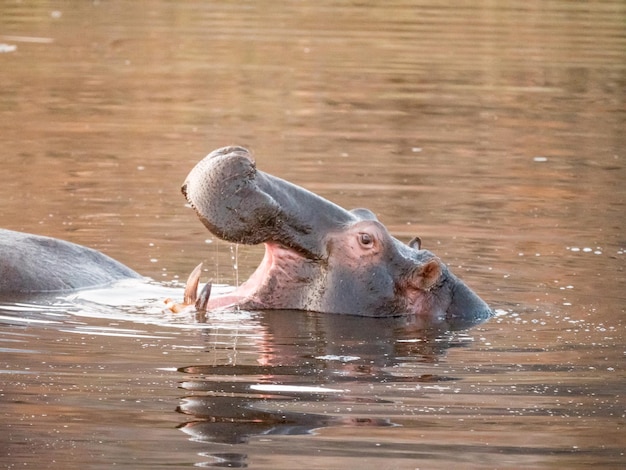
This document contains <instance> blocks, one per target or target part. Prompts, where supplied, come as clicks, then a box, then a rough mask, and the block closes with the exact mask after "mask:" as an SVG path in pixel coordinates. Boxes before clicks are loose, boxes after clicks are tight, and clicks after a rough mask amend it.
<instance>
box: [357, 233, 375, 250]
mask: <svg viewBox="0 0 626 470" xmlns="http://www.w3.org/2000/svg"><path fill="white" fill-rule="evenodd" d="M359 243H360V244H361V245H362V246H364V247H366V248H371V247H372V246H374V237H373V236H372V235H370V234H369V233H365V232H361V233H359Z"/></svg>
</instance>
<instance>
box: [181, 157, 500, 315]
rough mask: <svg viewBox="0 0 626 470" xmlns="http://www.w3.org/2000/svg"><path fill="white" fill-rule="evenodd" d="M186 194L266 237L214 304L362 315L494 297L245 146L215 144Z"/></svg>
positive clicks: (438, 310)
mask: <svg viewBox="0 0 626 470" xmlns="http://www.w3.org/2000/svg"><path fill="white" fill-rule="evenodd" d="M182 189H183V194H184V195H185V197H186V198H187V200H188V201H189V203H190V204H191V206H192V207H193V208H194V210H195V211H196V212H197V214H198V216H199V217H200V220H201V221H202V222H203V224H204V225H205V226H206V227H207V228H208V229H209V231H211V232H212V233H213V234H214V235H216V236H218V237H220V238H222V239H224V240H227V241H231V242H235V243H244V244H258V243H264V244H265V247H266V251H265V257H264V258H263V261H262V262H261V264H260V265H259V267H258V268H257V269H256V271H255V272H254V273H253V274H252V276H251V277H250V278H249V279H248V280H247V281H246V282H245V283H244V284H242V285H241V286H240V287H239V288H238V289H237V290H236V291H235V292H234V293H233V294H230V295H229V296H228V297H227V298H220V297H218V298H215V299H211V300H210V301H209V304H208V308H213V307H218V306H224V305H226V304H236V305H239V306H241V307H244V308H248V309H297V310H311V311H318V312H326V313H342V314H354V315H362V316H390V315H406V314H415V315H418V316H422V317H429V318H433V319H446V318H448V317H450V316H453V317H456V316H459V315H461V316H466V317H468V318H469V317H474V316H476V315H479V316H480V317H481V318H485V317H487V316H489V315H490V314H491V311H490V310H489V307H488V306H487V305H486V304H485V303H484V302H483V301H482V300H481V299H480V298H479V297H478V296H477V295H476V294H474V292H472V291H471V290H470V289H469V288H468V287H467V286H466V285H465V284H464V283H463V282H462V281H460V280H459V279H458V278H456V277H455V276H454V275H453V274H452V273H451V272H450V271H449V270H448V268H447V267H446V266H445V265H444V264H443V263H442V262H441V261H440V260H439V258H437V257H436V256H435V255H433V254H432V253H430V252H429V251H426V250H422V249H421V247H420V246H419V243H418V244H417V245H418V246H416V244H413V243H412V244H411V246H408V245H405V244H403V243H402V242H400V241H399V240H397V239H395V238H394V237H392V236H391V235H390V234H389V232H388V231H387V229H386V228H385V227H384V226H383V225H382V224H381V223H380V222H379V221H378V220H377V219H376V217H375V215H374V214H373V213H372V212H370V211H368V210H366V209H358V210H354V211H346V210H345V209H343V208H341V207H339V206H337V205H335V204H333V203H331V202H329V201H327V200H325V199H323V198H321V197H319V196H317V195H315V194H313V193H311V192H310V191H307V190H305V189H302V188H300V187H298V186H296V185H293V184H291V183H289V182H287V181H284V180H282V179H280V178H277V177H274V176H271V175H268V174H266V173H263V172H261V171H258V170H257V169H256V166H255V164H254V161H253V160H252V157H251V156H250V154H249V153H248V151H247V150H246V149H244V148H241V147H225V148H222V149H218V150H215V151H214V152H212V153H211V154H209V155H208V156H207V157H206V158H205V159H203V160H202V161H201V162H200V163H198V164H197V165H196V167H195V168H194V169H193V170H192V171H191V172H190V173H189V176H188V177H187V179H186V181H185V183H184V185H183V188H182Z"/></svg>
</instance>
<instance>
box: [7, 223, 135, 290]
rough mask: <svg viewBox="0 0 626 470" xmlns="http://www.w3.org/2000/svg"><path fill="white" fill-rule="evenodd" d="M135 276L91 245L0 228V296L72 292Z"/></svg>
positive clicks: (128, 269)
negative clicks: (93, 248)
mask: <svg viewBox="0 0 626 470" xmlns="http://www.w3.org/2000/svg"><path fill="white" fill-rule="evenodd" d="M138 277H140V276H139V274H137V273H136V272H135V271H133V270H132V269H130V268H128V267H126V266H124V265H123V264H121V263H119V262H117V261H115V260H114V259H112V258H110V257H108V256H106V255H104V254H102V253H100V252H98V251H96V250H92V249H91V248H87V247H84V246H81V245H76V244H75V243H70V242H66V241H63V240H58V239H55V238H50V237H42V236H39V235H31V234H28V233H21V232H14V231H11V230H4V229H0V296H2V295H5V296H6V295H11V294H13V295H15V294H20V293H36V292H64V291H72V290H78V289H86V288H90V287H97V286H103V285H106V284H110V283H111V282H114V281H117V280H120V279H126V278H138Z"/></svg>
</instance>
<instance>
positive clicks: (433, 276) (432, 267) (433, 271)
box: [411, 258, 443, 290]
mask: <svg viewBox="0 0 626 470" xmlns="http://www.w3.org/2000/svg"><path fill="white" fill-rule="evenodd" d="M442 274H443V269H442V266H441V261H439V259H438V258H431V259H430V260H428V261H427V262H426V263H424V264H422V265H421V266H419V267H418V268H417V269H415V271H413V273H412V274H411V284H412V285H413V286H414V287H417V288H418V289H420V290H430V289H431V288H432V287H433V286H435V285H436V284H437V283H438V282H439V279H440V278H441V275H442Z"/></svg>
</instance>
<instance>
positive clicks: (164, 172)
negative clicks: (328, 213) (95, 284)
mask: <svg viewBox="0 0 626 470" xmlns="http://www.w3.org/2000/svg"><path fill="white" fill-rule="evenodd" d="M0 122H1V123H2V126H1V132H0V158H1V161H2V166H1V167H0V172H1V173H0V174H1V175H2V180H3V181H2V185H0V217H1V218H2V224H1V225H2V226H3V227H5V228H10V229H15V230H22V231H28V232H35V233H39V234H44V235H49V236H55V237H59V238H63V239H67V240H71V241H74V242H77V243H81V244H84V245H88V246H92V247H94V248H97V249H99V250H101V251H104V252H106V253H107V254H109V255H111V256H113V257H115V258H117V259H119V260H121V261H122V262H124V263H125V264H127V265H129V266H131V267H132V268H134V269H135V270H137V271H139V272H141V273H142V274H145V275H147V276H150V277H151V278H152V279H154V280H155V283H154V285H153V286H152V287H150V286H144V287H145V290H137V286H128V287H127V288H126V289H121V291H117V290H116V291H106V292H95V293H91V294H90V295H91V297H90V296H89V295H83V296H81V297H80V298H70V299H68V298H60V299H55V300H54V302H53V303H52V304H37V303H36V302H34V300H33V302H24V303H21V304H14V303H8V302H4V303H2V304H1V305H0V463H1V464H2V465H3V467H4V468H92V469H98V468H112V467H116V468H133V469H135V468H150V469H154V468H185V467H205V466H206V467H241V468H243V467H247V468H255V469H261V468H262V469H294V468H307V469H346V468H359V469H370V468H371V469H416V468H420V469H429V468H441V469H447V468H453V467H456V468H499V469H514V468H520V467H527V468H581V469H582V468H590V467H597V468H604V469H609V468H624V466H626V456H625V453H626V444H625V443H626V431H625V427H626V396H625V395H626V381H625V379H626V373H625V359H626V340H625V339H626V334H625V333H626V331H625V328H626V324H625V308H626V307H625V306H626V276H625V273H624V265H625V252H626V236H625V235H624V228H625V224H624V220H625V212H626V211H625V207H626V205H625V203H626V190H625V183H624V182H625V181H626V170H625V169H626V165H625V162H624V159H625V158H626V155H625V154H624V148H625V147H626V145H625V144H626V132H625V130H626V4H625V3H624V2H623V1H621V0H614V1H611V0H607V1H603V2H571V1H559V0H549V1H536V0H531V1H526V2H512V1H502V2H486V1H479V2H471V3H467V2H453V1H443V2H424V1H415V2H409V1H396V0H394V1H390V2H378V3H377V2H367V1H363V2H333V1H325V0H322V1H316V2H309V1H298V2H295V1H294V2H282V1H281V2H262V1H261V2H246V1H244V2H193V1H179V2H169V1H153V2H123V1H115V0H112V1H101V2H99V1H94V2H46V1H32V2H19V1H5V2H2V4H1V5H0ZM230 144H238V145H243V146H246V147H248V148H250V149H251V151H252V152H253V153H254V154H255V156H256V159H257V164H258V167H259V168H260V169H262V170H264V171H267V172H269V173H272V174H275V175H277V176H280V177H282V178H285V179H288V180H290V181H292V182H294V183H297V184H299V185H301V186H304V187H306V188H307V189H310V190H312V191H314V192H316V193H318V194H320V195H322V196H324V197H325V198H327V199H330V200H332V201H334V202H336V203H338V204H339V205H341V206H343V207H346V208H353V207H368V208H370V209H371V210H373V211H374V212H376V214H377V215H378V216H379V218H380V220H381V221H382V222H383V223H384V224H385V225H386V226H387V227H388V228H389V230H390V231H391V232H392V233H393V234H394V235H395V236H396V237H398V238H400V239H401V240H404V241H408V240H409V239H411V238H412V237H413V236H415V235H419V236H420V237H421V238H422V240H423V244H424V246H425V248H427V249H429V250H431V251H433V252H435V253H436V254H437V255H439V256H440V257H441V258H442V259H443V260H444V261H445V262H446V263H448V264H449V265H450V266H451V267H452V269H453V271H454V272H455V273H456V274H457V275H459V276H460V277H462V278H463V279H464V280H465V281H466V282H467V283H468V284H469V285H470V287H472V288H473V289H474V290H475V291H476V292H477V293H478V294H479V295H480V296H481V297H482V298H483V299H485V300H486V301H487V302H488V303H489V304H490V305H491V306H492V307H493V308H494V310H496V312H497V315H496V316H495V317H494V318H492V319H491V320H490V321H488V322H486V323H484V324H481V325H478V326H476V327H474V328H471V329H468V330H465V331H456V332H445V333H441V334H437V335H432V334H427V333H425V332H423V331H420V330H419V329H418V328H417V327H416V326H415V325H413V324H412V323H411V321H410V320H409V319H390V320H373V319H363V318H354V317H341V316H332V315H320V314H313V313H304V312H266V313H261V312H222V313H219V314H214V315H211V316H209V318H208V319H207V321H206V322H204V323H203V322H198V321H197V319H195V318H194V317H193V316H192V315H182V316H181V315H179V316H176V315H173V314H169V315H168V314H167V313H164V312H163V309H162V300H163V298H164V296H165V295H169V294H171V292H172V291H171V289H172V288H173V287H172V286H174V288H175V290H174V291H173V292H174V294H175V295H182V293H181V291H180V288H179V287H176V286H178V285H179V284H178V283H179V282H180V281H181V280H184V279H185V278H186V276H187V274H188V273H189V272H190V271H191V269H192V268H193V267H194V266H195V265H196V264H197V263H198V262H199V261H204V262H205V266H206V269H207V273H206V278H208V277H212V278H213V279H215V280H216V281H218V282H220V283H224V284H229V285H233V284H236V283H237V282H240V281H241V280H243V279H244V278H245V277H246V276H247V275H249V274H250V272H251V271H252V270H253V269H254V267H255V266H256V264H257V263H258V262H259V260H260V257H261V252H262V248H259V247H243V246H241V247H233V246H231V245H229V244H227V243H225V242H218V241H217V240H215V239H214V238H213V237H212V236H211V235H210V234H209V233H208V232H206V230H205V229H204V228H203V226H202V225H201V223H200V222H199V221H198V220H197V218H196V217H195V215H194V214H193V212H192V211H191V210H189V208H187V207H185V203H184V199H183V197H182V196H181V194H180V185H181V183H182V181H183V180H184V178H185V176H186V174H187V173H188V171H189V170H190V169H191V168H192V166H193V165H194V164H195V163H196V162H197V161H199V160H200V159H201V158H202V157H203V156H204V155H206V154H207V153H208V152H209V151H211V150H213V149H215V148H217V147H222V146H224V145H230ZM149 287H150V288H149ZM129 292H130V293H132V295H130V297H129Z"/></svg>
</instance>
